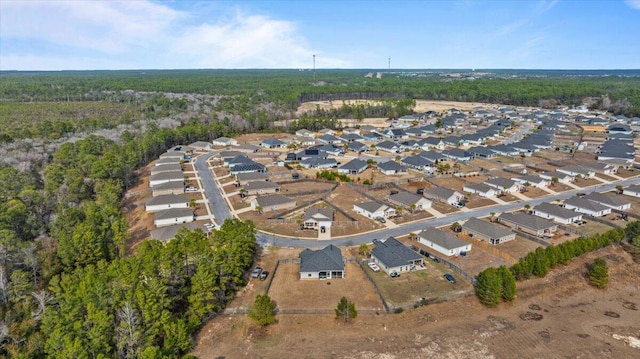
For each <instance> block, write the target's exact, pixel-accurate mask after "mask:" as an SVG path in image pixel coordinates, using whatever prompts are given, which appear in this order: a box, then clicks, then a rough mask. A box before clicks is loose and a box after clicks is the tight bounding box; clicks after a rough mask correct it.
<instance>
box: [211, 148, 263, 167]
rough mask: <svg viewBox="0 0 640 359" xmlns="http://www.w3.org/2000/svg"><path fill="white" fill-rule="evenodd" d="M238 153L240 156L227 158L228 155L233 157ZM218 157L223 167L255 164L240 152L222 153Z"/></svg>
mask: <svg viewBox="0 0 640 359" xmlns="http://www.w3.org/2000/svg"><path fill="white" fill-rule="evenodd" d="M238 153H240V154H239V155H236V156H233V157H229V156H230V155H234V154H238ZM220 155H221V157H222V161H223V163H224V165H225V166H227V167H233V166H238V165H246V164H252V163H256V162H255V161H254V160H252V159H251V158H249V157H247V156H245V155H244V154H242V152H240V151H222V153H221V154H220Z"/></svg>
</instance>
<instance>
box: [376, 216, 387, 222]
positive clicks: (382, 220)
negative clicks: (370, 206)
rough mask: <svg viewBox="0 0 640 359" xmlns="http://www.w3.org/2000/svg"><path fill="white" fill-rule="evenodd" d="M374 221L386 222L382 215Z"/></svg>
mask: <svg viewBox="0 0 640 359" xmlns="http://www.w3.org/2000/svg"><path fill="white" fill-rule="evenodd" d="M376 221H378V222H380V223H386V222H387V221H386V220H385V219H384V217H376Z"/></svg>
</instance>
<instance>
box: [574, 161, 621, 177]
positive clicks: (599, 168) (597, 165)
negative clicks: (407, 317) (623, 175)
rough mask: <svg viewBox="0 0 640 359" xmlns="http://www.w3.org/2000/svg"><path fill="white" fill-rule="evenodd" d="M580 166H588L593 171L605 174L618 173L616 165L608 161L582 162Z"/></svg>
mask: <svg viewBox="0 0 640 359" xmlns="http://www.w3.org/2000/svg"><path fill="white" fill-rule="evenodd" d="M582 167H585V168H588V169H589V170H591V171H593V172H595V173H602V174H605V175H610V174H616V173H618V167H617V166H614V165H612V164H609V163H602V162H587V163H583V164H582Z"/></svg>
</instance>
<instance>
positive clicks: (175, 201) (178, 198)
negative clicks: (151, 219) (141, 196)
mask: <svg viewBox="0 0 640 359" xmlns="http://www.w3.org/2000/svg"><path fill="white" fill-rule="evenodd" d="M171 208H189V198H187V196H186V195H184V194H165V195H161V196H156V197H152V198H150V199H149V200H148V201H147V202H146V203H145V206H144V209H145V211H147V212H149V213H152V212H158V211H164V210H167V209H171Z"/></svg>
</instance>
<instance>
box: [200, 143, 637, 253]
mask: <svg viewBox="0 0 640 359" xmlns="http://www.w3.org/2000/svg"><path fill="white" fill-rule="evenodd" d="M216 153H217V152H212V153H208V154H206V155H201V156H198V157H197V158H196V162H195V164H196V170H197V171H198V175H199V177H200V179H201V180H202V185H203V187H204V191H205V194H206V196H207V198H208V199H209V200H210V204H211V209H212V211H213V214H214V216H215V218H216V222H217V223H222V222H223V221H224V220H225V219H227V218H233V215H232V214H231V212H230V211H229V208H228V207H227V204H226V202H225V200H224V199H223V198H222V194H221V193H220V188H218V186H217V185H216V182H215V179H214V178H213V172H212V171H211V170H210V169H209V166H208V164H207V159H208V158H209V157H211V156H213V155H214V154H216ZM639 183H640V177H634V178H629V179H625V180H619V181H614V182H610V183H607V184H601V185H597V186H593V187H589V188H580V189H573V190H570V191H565V192H562V193H558V194H550V195H548V196H544V197H538V198H533V199H529V200H519V201H515V202H510V203H507V204H502V205H495V206H490V207H483V208H478V209H473V210H469V211H466V212H459V213H452V214H449V215H447V216H445V217H441V218H430V219H425V220H421V221H416V222H411V223H407V224H403V225H400V226H398V227H397V228H392V229H381V230H377V231H373V232H367V233H362V234H356V235H353V236H347V237H341V238H338V239H331V240H325V241H318V240H313V239H295V238H290V237H283V236H279V235H277V234H270V233H264V232H258V234H257V236H256V237H257V242H258V244H259V245H261V246H265V245H274V246H278V247H297V248H322V247H325V246H326V245H328V244H333V245H336V246H345V245H349V246H350V245H358V244H361V243H369V242H371V241H372V240H373V239H375V238H387V237H389V236H394V237H398V236H402V235H405V234H407V233H411V232H414V233H418V232H420V231H421V230H422V229H424V228H425V227H437V226H442V225H446V224H449V223H453V222H456V221H458V222H460V221H465V220H467V219H469V218H471V217H485V216H488V215H490V214H491V212H495V213H502V212H505V211H514V210H517V209H522V208H523V207H524V206H525V205H526V204H528V205H530V206H531V207H534V206H536V205H538V204H540V203H542V202H552V201H555V200H556V199H567V198H569V197H571V196H573V195H575V194H577V193H579V192H582V193H591V192H594V191H597V192H604V191H610V190H612V189H614V188H615V187H616V186H619V185H621V186H628V185H633V184H639Z"/></svg>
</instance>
